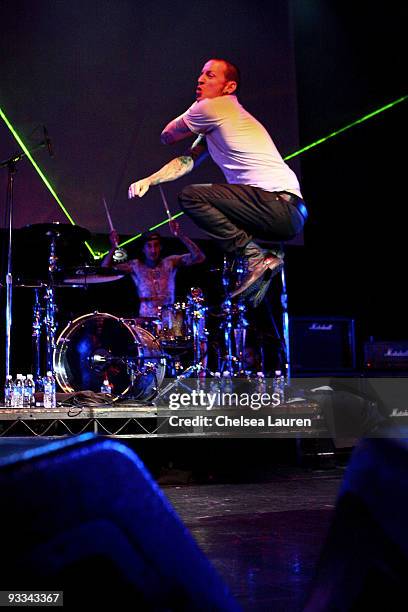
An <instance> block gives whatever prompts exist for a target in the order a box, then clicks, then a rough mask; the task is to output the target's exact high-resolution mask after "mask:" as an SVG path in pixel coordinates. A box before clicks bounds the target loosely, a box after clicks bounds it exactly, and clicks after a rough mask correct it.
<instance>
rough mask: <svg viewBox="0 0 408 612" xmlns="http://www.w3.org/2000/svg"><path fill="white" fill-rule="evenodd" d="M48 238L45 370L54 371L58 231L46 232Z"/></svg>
mask: <svg viewBox="0 0 408 612" xmlns="http://www.w3.org/2000/svg"><path fill="white" fill-rule="evenodd" d="M47 236H49V238H50V255H49V259H48V285H47V287H46V289H45V319H44V326H45V332H46V366H47V367H46V370H47V371H48V370H51V372H53V371H54V353H55V332H56V331H57V325H56V321H55V315H56V312H57V307H56V303H55V297H54V273H55V272H56V270H57V261H58V257H57V256H56V239H57V237H58V236H59V234H58V232H53V231H50V232H47Z"/></svg>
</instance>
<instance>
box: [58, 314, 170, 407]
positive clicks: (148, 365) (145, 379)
mask: <svg viewBox="0 0 408 612" xmlns="http://www.w3.org/2000/svg"><path fill="white" fill-rule="evenodd" d="M54 369H55V374H56V379H57V382H58V384H59V385H60V387H61V388H62V390H63V391H65V392H68V393H72V392H75V391H84V390H90V391H94V392H99V391H100V389H101V385H102V382H103V380H106V379H108V380H109V382H110V383H111V385H112V396H113V399H119V398H122V397H124V396H126V395H131V396H132V397H133V398H135V399H144V400H148V399H151V398H152V397H154V395H155V394H156V393H157V389H158V388H159V387H160V385H161V383H162V382H163V378H164V375H165V370H166V365H165V361H164V358H163V355H162V350H161V347H160V344H159V342H158V341H157V340H156V338H154V336H153V335H152V334H151V333H150V332H148V331H147V330H145V329H143V328H142V327H138V326H136V325H135V326H131V325H128V324H127V323H126V322H125V321H124V320H123V319H119V318H118V317H115V316H114V315H111V314H108V313H106V312H95V313H92V314H85V315H82V316H81V317H78V318H77V319H75V320H74V321H72V322H71V323H69V324H68V325H67V326H66V328H65V329H64V330H63V331H62V333H61V335H60V337H59V338H58V340H57V345H56V349H55V353H54Z"/></svg>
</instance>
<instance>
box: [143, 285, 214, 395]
mask: <svg viewBox="0 0 408 612" xmlns="http://www.w3.org/2000/svg"><path fill="white" fill-rule="evenodd" d="M187 312H188V326H189V329H191V330H192V340H193V363H192V364H191V365H190V366H188V367H187V368H186V369H185V370H182V373H181V374H177V373H176V372H177V370H176V368H175V365H176V364H177V363H178V362H175V364H174V366H173V368H174V374H175V380H174V381H172V382H171V383H169V384H168V385H166V387H164V389H163V390H160V391H159V393H158V395H157V397H156V398H155V401H156V400H158V399H160V398H161V397H163V396H164V395H166V394H167V393H168V392H169V391H171V389H173V388H174V387H176V386H178V385H179V384H180V383H181V381H183V380H184V379H186V378H189V377H191V376H193V375H194V374H196V375H197V376H198V377H204V376H206V375H210V376H213V372H211V370H209V369H208V368H207V367H206V365H205V360H206V352H205V353H204V351H203V344H205V345H206V346H207V337H208V332H207V329H206V327H205V320H206V319H205V315H206V312H207V306H205V300H204V294H203V291H202V289H200V288H199V287H192V288H191V290H190V294H189V296H188V297H187Z"/></svg>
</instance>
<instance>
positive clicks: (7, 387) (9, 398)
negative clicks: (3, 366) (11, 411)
mask: <svg viewBox="0 0 408 612" xmlns="http://www.w3.org/2000/svg"><path fill="white" fill-rule="evenodd" d="M13 387H14V385H13V377H12V376H11V374H7V376H6V382H5V384H4V406H5V408H11V407H12V405H13Z"/></svg>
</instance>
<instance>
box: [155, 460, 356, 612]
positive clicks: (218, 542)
mask: <svg viewBox="0 0 408 612" xmlns="http://www.w3.org/2000/svg"><path fill="white" fill-rule="evenodd" d="M343 473H344V468H342V467H340V466H338V467H334V468H333V469H322V470H310V469H304V468H285V467H283V468H282V467H281V468H279V469H276V471H275V473H274V474H273V476H272V477H271V479H270V480H269V481H268V482H256V483H239V484H215V485H188V486H167V487H166V486H165V487H163V489H164V492H165V494H166V495H167V497H168V498H169V500H170V501H171V503H172V504H173V506H174V507H175V509H176V510H177V512H178V513H179V515H180V516H181V518H182V520H183V521H184V522H185V524H186V525H187V527H188V528H189V530H190V531H191V533H192V534H193V536H194V537H195V538H196V540H197V542H198V544H199V545H200V546H201V548H202V549H203V551H204V553H205V554H206V555H207V556H208V558H209V559H210V560H211V561H212V562H213V564H214V566H215V567H216V569H217V570H218V571H219V573H220V574H221V576H222V577H223V578H224V580H225V581H226V583H227V584H228V585H229V587H230V589H231V591H232V593H233V595H234V596H235V597H236V599H237V600H238V601H239V603H240V604H241V605H242V607H243V609H244V610H257V611H260V610H276V611H277V612H297V611H299V612H300V611H301V610H302V609H303V605H302V604H303V603H304V599H305V597H306V595H307V592H308V586H309V583H310V581H311V579H312V576H313V571H314V568H315V566H316V563H317V561H318V558H319V552H320V549H321V546H322V545H323V542H324V539H325V536H326V533H327V530H328V527H329V524H330V520H331V518H332V516H333V511H334V505H335V500H336V496H337V493H338V490H339V486H340V483H341V480H342V476H343Z"/></svg>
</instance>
